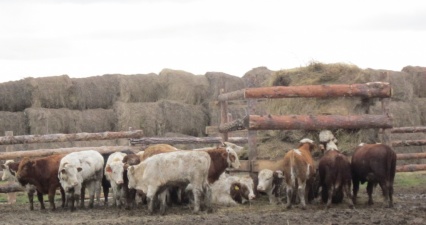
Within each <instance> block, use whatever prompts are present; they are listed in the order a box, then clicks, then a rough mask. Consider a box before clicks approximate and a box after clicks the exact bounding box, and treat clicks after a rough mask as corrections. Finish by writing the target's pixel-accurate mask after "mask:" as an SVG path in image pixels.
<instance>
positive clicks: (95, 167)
mask: <svg viewBox="0 0 426 225" xmlns="http://www.w3.org/2000/svg"><path fill="white" fill-rule="evenodd" d="M103 167H104V158H103V157H102V155H101V154H100V153H99V152H97V151H94V150H87V151H81V152H73V153H69V154H68V155H66V156H65V157H64V158H62V160H61V163H60V166H59V172H58V173H57V175H58V177H59V180H60V182H61V185H62V187H63V188H64V190H65V191H66V193H67V203H69V202H71V211H74V210H75V207H74V203H75V200H76V199H77V198H78V197H81V201H80V207H81V208H83V207H84V193H85V188H87V189H88V190H89V197H90V199H89V207H90V208H93V204H94V198H95V193H96V194H97V197H99V195H100V189H101V182H102V176H103ZM97 200H98V204H99V198H98V199H97Z"/></svg>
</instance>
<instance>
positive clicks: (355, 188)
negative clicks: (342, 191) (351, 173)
mask: <svg viewBox="0 0 426 225" xmlns="http://www.w3.org/2000/svg"><path fill="white" fill-rule="evenodd" d="M352 183H353V188H352V191H353V195H352V202H353V203H354V205H355V204H356V198H357V196H358V191H359V180H358V179H356V178H352Z"/></svg>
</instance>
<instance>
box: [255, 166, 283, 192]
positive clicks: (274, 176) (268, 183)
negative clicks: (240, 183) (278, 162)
mask: <svg viewBox="0 0 426 225" xmlns="http://www.w3.org/2000/svg"><path fill="white" fill-rule="evenodd" d="M283 179H284V175H283V172H282V171H281V170H277V171H272V170H269V169H263V170H261V171H260V172H259V174H258V180H259V184H258V185H257V191H259V192H268V191H271V190H273V189H274V187H275V186H277V184H280V182H282V180H283Z"/></svg>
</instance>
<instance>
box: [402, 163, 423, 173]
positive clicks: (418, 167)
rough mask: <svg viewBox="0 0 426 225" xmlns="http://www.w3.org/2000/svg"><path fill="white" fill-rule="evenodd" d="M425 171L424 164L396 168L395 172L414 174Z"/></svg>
mask: <svg viewBox="0 0 426 225" xmlns="http://www.w3.org/2000/svg"><path fill="white" fill-rule="evenodd" d="M421 170H426V164H409V165H401V166H396V172H414V171H421Z"/></svg>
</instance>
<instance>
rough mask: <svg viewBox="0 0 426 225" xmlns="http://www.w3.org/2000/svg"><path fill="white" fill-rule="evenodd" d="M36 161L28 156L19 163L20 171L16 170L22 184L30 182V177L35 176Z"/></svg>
mask: <svg viewBox="0 0 426 225" xmlns="http://www.w3.org/2000/svg"><path fill="white" fill-rule="evenodd" d="M34 164H35V163H34V161H33V160H31V159H30V158H28V157H25V158H23V159H22V160H21V162H20V163H19V167H18V171H17V172H16V178H17V179H18V181H19V183H20V184H21V185H22V186H25V185H27V184H28V179H29V178H31V177H32V176H33V173H34V171H35V168H34Z"/></svg>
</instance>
